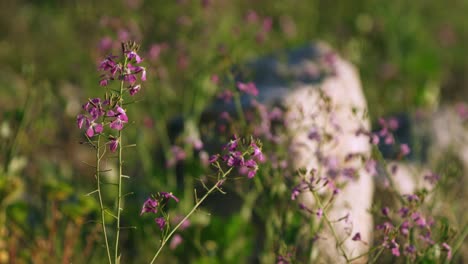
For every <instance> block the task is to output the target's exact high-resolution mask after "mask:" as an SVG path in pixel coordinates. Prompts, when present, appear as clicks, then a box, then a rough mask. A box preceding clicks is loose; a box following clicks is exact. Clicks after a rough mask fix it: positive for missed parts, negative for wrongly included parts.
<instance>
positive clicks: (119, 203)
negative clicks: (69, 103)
mask: <svg viewBox="0 0 468 264" xmlns="http://www.w3.org/2000/svg"><path fill="white" fill-rule="evenodd" d="M126 67H127V57H125V61H124V64H123V69H125V68H126ZM123 87H124V80H123V78H122V81H121V82H120V91H119V103H120V105H122V103H123V97H122V96H123ZM118 142H119V145H118V149H119V155H118V164H117V166H118V167H119V181H118V183H117V189H118V195H117V223H116V234H115V252H114V263H115V264H118V263H119V239H120V213H121V211H122V210H123V208H121V207H122V164H123V161H122V130H119V136H118Z"/></svg>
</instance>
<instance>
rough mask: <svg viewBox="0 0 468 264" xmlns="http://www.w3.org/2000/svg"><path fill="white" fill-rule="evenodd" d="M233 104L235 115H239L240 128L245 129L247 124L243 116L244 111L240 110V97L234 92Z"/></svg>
mask: <svg viewBox="0 0 468 264" xmlns="http://www.w3.org/2000/svg"><path fill="white" fill-rule="evenodd" d="M234 103H235V104H236V110H237V114H238V115H239V119H240V121H241V123H242V127H246V126H247V122H246V120H245V116H244V109H242V102H241V96H240V94H239V93H238V92H234Z"/></svg>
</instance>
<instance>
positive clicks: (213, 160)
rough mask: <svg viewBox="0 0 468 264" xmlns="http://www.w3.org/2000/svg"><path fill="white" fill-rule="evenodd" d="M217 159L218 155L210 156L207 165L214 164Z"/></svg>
mask: <svg viewBox="0 0 468 264" xmlns="http://www.w3.org/2000/svg"><path fill="white" fill-rule="evenodd" d="M218 158H219V155H217V154H216V155H212V156H211V157H210V159H209V160H208V162H209V163H215V162H216V161H217V160H218Z"/></svg>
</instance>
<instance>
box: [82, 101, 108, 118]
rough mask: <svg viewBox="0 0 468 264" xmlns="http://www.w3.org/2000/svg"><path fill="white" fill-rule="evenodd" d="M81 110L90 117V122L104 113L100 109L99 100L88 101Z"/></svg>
mask: <svg viewBox="0 0 468 264" xmlns="http://www.w3.org/2000/svg"><path fill="white" fill-rule="evenodd" d="M83 109H84V110H85V111H86V112H88V113H89V114H90V115H91V117H92V119H91V120H92V121H94V120H96V119H98V118H99V117H101V116H103V115H104V114H105V111H104V110H103V109H102V104H101V99H100V98H93V99H90V100H89V101H88V102H87V103H86V104H84V105H83Z"/></svg>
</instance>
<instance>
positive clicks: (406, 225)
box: [400, 221, 410, 236]
mask: <svg viewBox="0 0 468 264" xmlns="http://www.w3.org/2000/svg"><path fill="white" fill-rule="evenodd" d="M409 227H410V224H409V222H408V221H404V222H403V223H402V224H401V226H400V232H401V233H402V234H403V235H405V236H407V235H408V234H409Z"/></svg>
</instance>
